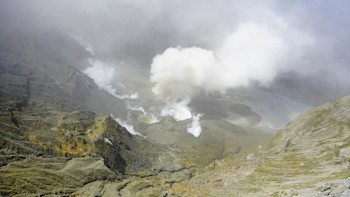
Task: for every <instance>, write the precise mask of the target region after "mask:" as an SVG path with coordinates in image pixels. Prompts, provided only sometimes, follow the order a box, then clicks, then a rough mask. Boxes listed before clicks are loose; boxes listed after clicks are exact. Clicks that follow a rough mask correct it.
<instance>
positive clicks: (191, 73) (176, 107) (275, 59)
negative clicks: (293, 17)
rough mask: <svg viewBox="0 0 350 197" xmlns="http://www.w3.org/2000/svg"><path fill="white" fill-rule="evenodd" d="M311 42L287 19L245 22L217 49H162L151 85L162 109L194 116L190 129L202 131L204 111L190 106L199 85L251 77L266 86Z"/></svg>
mask: <svg viewBox="0 0 350 197" xmlns="http://www.w3.org/2000/svg"><path fill="white" fill-rule="evenodd" d="M312 43H313V39H312V38H311V37H309V36H307V35H303V34H301V33H298V32H297V31H295V30H293V29H288V28H287V25H286V24H285V23H280V24H275V25H272V26H267V25H258V24H254V23H244V24H241V25H239V26H238V28H237V31H236V32H234V33H232V34H230V35H228V36H227V37H226V38H225V39H224V40H223V44H222V45H221V46H219V47H218V48H217V49H216V50H215V51H210V50H206V49H202V48H199V47H189V48H181V47H178V48H168V49H166V50H165V51H164V53H162V54H160V55H157V56H156V57H155V58H154V59H153V62H152V65H151V81H152V82H154V83H155V86H154V87H153V89H152V91H153V93H154V94H155V95H157V96H159V97H160V98H162V99H163V100H164V102H165V103H166V106H165V107H164V108H163V110H162V115H170V116H173V117H174V118H175V119H176V120H184V119H189V118H193V120H192V124H191V125H190V126H188V129H187V130H188V132H190V133H192V134H194V135H195V136H199V135H200V132H201V129H198V128H200V125H199V119H200V117H201V115H192V114H191V111H190V109H189V108H188V106H187V104H188V103H189V102H190V101H191V98H192V97H193V96H195V95H196V93H197V92H198V90H200V89H202V90H204V91H206V92H213V91H220V92H225V91H226V90H227V89H228V88H235V87H241V86H249V85H251V84H252V83H256V84H258V85H260V86H264V87H267V86H269V84H270V83H271V82H272V81H273V80H274V78H275V76H276V75H277V74H278V73H279V72H280V71H283V70H285V69H287V67H288V66H287V65H288V64H290V63H291V62H293V61H294V60H295V59H296V58H298V57H300V56H301V54H300V51H302V50H301V49H302V48H303V47H305V46H308V45H310V44H312ZM163 112H164V113H163ZM194 127H196V128H197V129H195V130H194V129H193V128H194Z"/></svg>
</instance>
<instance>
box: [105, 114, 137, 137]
mask: <svg viewBox="0 0 350 197" xmlns="http://www.w3.org/2000/svg"><path fill="white" fill-rule="evenodd" d="M110 116H111V118H113V119H114V120H115V121H116V122H117V123H118V124H120V125H121V126H122V127H125V128H126V130H127V131H128V132H129V133H130V134H131V135H139V136H142V135H141V134H140V133H139V132H137V131H135V129H134V126H133V125H131V124H129V123H128V122H127V121H124V120H122V119H120V118H116V117H115V116H114V115H113V114H110Z"/></svg>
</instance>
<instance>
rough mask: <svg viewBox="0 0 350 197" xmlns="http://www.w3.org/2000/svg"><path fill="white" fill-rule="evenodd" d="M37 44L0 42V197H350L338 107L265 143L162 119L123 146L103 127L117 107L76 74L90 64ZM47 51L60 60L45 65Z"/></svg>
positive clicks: (343, 118)
mask: <svg viewBox="0 0 350 197" xmlns="http://www.w3.org/2000/svg"><path fill="white" fill-rule="evenodd" d="M44 38H46V39H44V41H45V43H46V44H43V40H42V39H39V38H38V37H29V38H27V39H23V40H18V39H17V38H16V36H14V35H8V36H3V37H1V38H0V39H1V40H0V44H1V47H0V49H1V51H0V133H1V138H0V165H1V169H0V174H1V176H0V195H1V196H349V195H350V193H349V192H350V185H349V184H350V181H349V177H350V164H349V162H350V157H349V155H350V97H349V96H348V97H344V98H341V99H339V100H336V101H332V102H330V103H327V104H325V105H323V106H320V107H318V108H316V109H313V110H311V111H310V112H308V113H306V114H304V115H302V116H300V117H298V118H297V119H295V120H294V121H292V122H291V123H289V124H288V125H287V126H286V127H285V128H284V129H282V130H280V131H279V132H278V133H277V134H276V135H274V136H273V137H272V139H271V140H270V141H269V138H270V137H271V134H268V133H264V132H262V131H261V130H259V129H257V128H255V127H251V128H249V127H247V128H243V127H240V126H238V125H235V124H234V123H232V122H229V121H226V120H224V119H219V120H218V119H214V118H212V117H204V118H203V119H202V120H201V123H202V126H203V133H202V135H201V136H200V137H199V138H195V137H193V136H192V135H191V134H188V133H187V132H186V125H187V124H188V122H186V121H183V122H176V121H175V120H173V119H172V118H170V117H166V118H164V119H162V120H161V121H160V122H159V123H155V124H150V125H148V124H141V123H140V124H139V125H137V128H138V130H140V133H141V134H142V136H140V135H131V134H129V132H128V131H127V130H126V129H125V128H124V127H122V126H121V125H119V124H118V123H117V122H116V121H115V120H114V119H113V118H112V117H110V116H109V114H111V113H113V114H114V115H116V116H118V115H119V114H118V113H120V114H121V115H122V114H125V112H126V110H127V109H126V108H125V106H124V103H123V101H122V100H119V99H117V98H115V97H113V96H111V95H109V94H108V93H106V92H105V91H103V90H101V89H99V88H98V87H97V85H96V84H95V82H94V81H93V80H92V79H90V78H89V77H88V76H86V75H85V74H83V73H82V72H81V71H79V67H82V66H83V62H84V59H85V58H87V57H88V56H89V54H86V53H84V50H83V49H82V48H81V47H79V45H77V43H75V42H73V41H69V42H68V41H67V40H66V38H63V37H61V35H55V36H53V37H50V36H48V37H47V36H44ZM52 39H62V42H61V43H62V46H51V45H50V44H47V43H50V41H52ZM65 41H67V42H65ZM72 43H73V44H72ZM74 43H75V44H74ZM57 47H62V48H64V49H65V52H62V54H59V55H58V56H57V55H55V56H52V54H53V52H54V51H60V50H59V49H58V48H57ZM73 51H74V54H78V55H77V56H75V58H73V59H72V58H71V56H67V54H68V53H69V52H72V53H73ZM76 51H81V52H80V53H77V52H76ZM68 57H69V58H68ZM202 102H207V101H202ZM235 107H236V108H237V109H235V110H236V111H244V112H245V111H246V109H245V108H246V106H243V105H235ZM243 109H244V110H243ZM204 110H209V111H211V110H212V109H210V107H208V109H204ZM248 111H250V109H248ZM218 113H219V112H218ZM242 113H243V112H242ZM238 115H239V114H231V116H235V117H236V116H238ZM246 115H247V116H249V117H251V119H250V122H251V123H256V122H258V121H259V116H257V115H256V114H255V113H253V112H250V113H249V114H246ZM136 118H137V117H136Z"/></svg>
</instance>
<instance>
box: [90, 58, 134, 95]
mask: <svg viewBox="0 0 350 197" xmlns="http://www.w3.org/2000/svg"><path fill="white" fill-rule="evenodd" d="M89 63H90V64H91V65H92V66H91V67H88V68H87V69H86V70H84V73H85V74H87V75H88V76H89V77H91V78H92V79H93V80H94V81H95V83H96V84H97V85H98V86H99V87H100V88H101V89H103V90H105V91H106V92H108V93H109V94H111V95H113V96H114V97H116V98H119V99H122V100H123V99H138V93H137V92H136V93H134V94H131V95H127V94H123V95H119V94H117V89H115V88H114V87H113V86H112V85H111V83H112V82H113V80H114V72H115V70H114V68H113V67H111V66H109V65H108V64H106V63H104V62H102V61H99V60H94V59H89Z"/></svg>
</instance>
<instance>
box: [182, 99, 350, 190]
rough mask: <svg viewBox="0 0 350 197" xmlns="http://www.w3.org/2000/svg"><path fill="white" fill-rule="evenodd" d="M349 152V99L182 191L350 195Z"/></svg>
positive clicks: (318, 112) (292, 126)
mask: <svg viewBox="0 0 350 197" xmlns="http://www.w3.org/2000/svg"><path fill="white" fill-rule="evenodd" d="M349 150H350V96H347V97H344V98H341V99H339V100H335V101H332V102H329V103H327V104H325V105H322V106H320V107H318V108H315V109H313V110H311V111H309V112H308V113H306V114H304V115H302V116H300V117H298V118H297V119H295V120H294V121H292V122H291V123H289V124H288V125H287V126H286V127H285V128H284V129H282V130H280V131H279V132H278V133H277V134H276V135H275V136H274V137H273V138H272V139H271V141H270V143H269V144H268V145H267V146H266V147H265V148H263V149H262V150H259V151H256V152H254V151H253V152H250V153H246V154H245V155H244V154H242V155H239V156H236V157H235V158H233V160H232V161H233V162H232V161H231V162H226V163H224V164H223V166H221V167H218V168H217V169H215V170H214V171H210V172H207V173H206V174H204V175H201V176H198V177H195V178H194V179H192V180H191V181H190V182H188V183H184V184H183V185H182V187H193V188H195V190H199V191H207V192H208V193H210V196H305V197H306V196H344V197H345V196H350V178H349V177H350V156H349V155H350V152H349ZM199 185H200V186H199Z"/></svg>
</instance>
